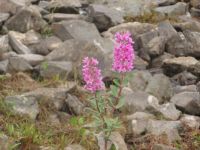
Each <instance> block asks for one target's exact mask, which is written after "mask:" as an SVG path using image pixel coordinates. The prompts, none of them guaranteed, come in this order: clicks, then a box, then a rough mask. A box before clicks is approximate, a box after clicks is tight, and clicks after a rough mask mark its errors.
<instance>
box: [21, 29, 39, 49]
mask: <svg viewBox="0 0 200 150" xmlns="http://www.w3.org/2000/svg"><path fill="white" fill-rule="evenodd" d="M41 38H42V37H41V35H40V34H39V33H37V32H35V31H34V30H29V31H28V32H26V33H25V37H24V38H23V39H22V40H21V42H22V43H23V44H25V45H27V46H28V45H32V44H38V43H39V42H40V41H41Z"/></svg>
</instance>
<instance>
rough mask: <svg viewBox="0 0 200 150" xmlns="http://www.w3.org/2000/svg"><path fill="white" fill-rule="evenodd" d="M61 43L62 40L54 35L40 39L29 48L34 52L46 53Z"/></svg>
mask: <svg viewBox="0 0 200 150" xmlns="http://www.w3.org/2000/svg"><path fill="white" fill-rule="evenodd" d="M61 44H62V41H61V40H60V39H59V38H57V37H56V36H50V37H47V38H45V39H42V40H40V43H39V44H34V45H32V46H31V49H32V51H33V52H34V53H36V54H41V55H47V54H49V53H50V52H51V51H53V50H54V49H57V48H58V47H59V46H60V45H61Z"/></svg>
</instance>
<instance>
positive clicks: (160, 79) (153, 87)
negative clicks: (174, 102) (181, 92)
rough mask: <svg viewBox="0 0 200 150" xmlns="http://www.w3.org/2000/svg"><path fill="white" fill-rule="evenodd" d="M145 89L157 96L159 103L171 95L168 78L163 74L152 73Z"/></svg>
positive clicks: (171, 88)
mask: <svg viewBox="0 0 200 150" xmlns="http://www.w3.org/2000/svg"><path fill="white" fill-rule="evenodd" d="M145 91H146V92H147V93H149V94H152V95H154V96H155V97H157V98H158V100H159V103H163V102H165V101H168V100H169V99H170V98H171V97H172V95H173V87H172V84H171V82H170V80H169V78H168V77H167V76H165V75H163V74H156V75H154V76H153V77H152V78H151V80H150V81H149V83H148V85H147V87H146V90H145Z"/></svg>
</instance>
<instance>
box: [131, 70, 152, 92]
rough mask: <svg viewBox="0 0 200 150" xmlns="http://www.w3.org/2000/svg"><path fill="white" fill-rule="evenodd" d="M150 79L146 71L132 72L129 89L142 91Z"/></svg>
mask: <svg viewBox="0 0 200 150" xmlns="http://www.w3.org/2000/svg"><path fill="white" fill-rule="evenodd" d="M151 78H152V76H151V74H150V73H149V72H148V71H133V73H132V78H130V80H129V84H130V88H131V89H132V90H133V91H144V90H145V89H146V86H147V84H148V82H149V81H150V79H151Z"/></svg>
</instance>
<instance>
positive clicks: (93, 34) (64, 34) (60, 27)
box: [52, 20, 101, 41]
mask: <svg viewBox="0 0 200 150" xmlns="http://www.w3.org/2000/svg"><path fill="white" fill-rule="evenodd" d="M52 28H53V31H54V33H55V34H56V35H57V36H58V37H59V38H60V39H62V40H63V41H65V40H69V39H76V40H85V41H94V40H99V39H101V36H100V34H99V32H98V30H97V28H96V27H95V25H94V24H92V23H89V22H86V21H83V20H69V21H61V22H59V23H54V24H53V26H52Z"/></svg>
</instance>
